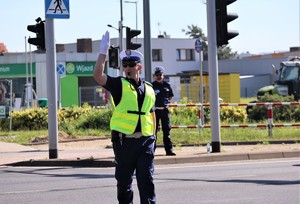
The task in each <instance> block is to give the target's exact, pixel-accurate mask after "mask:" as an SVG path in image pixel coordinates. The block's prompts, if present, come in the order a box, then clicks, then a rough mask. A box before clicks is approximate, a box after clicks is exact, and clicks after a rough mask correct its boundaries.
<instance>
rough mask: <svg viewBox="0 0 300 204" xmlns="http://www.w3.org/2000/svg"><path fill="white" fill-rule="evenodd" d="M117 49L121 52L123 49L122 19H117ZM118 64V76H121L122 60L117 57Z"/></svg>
mask: <svg viewBox="0 0 300 204" xmlns="http://www.w3.org/2000/svg"><path fill="white" fill-rule="evenodd" d="M119 48H120V49H119V51H120V52H121V51H122V50H123V23H122V21H119ZM119 66H120V73H119V76H123V66H122V61H121V59H120V58H119Z"/></svg>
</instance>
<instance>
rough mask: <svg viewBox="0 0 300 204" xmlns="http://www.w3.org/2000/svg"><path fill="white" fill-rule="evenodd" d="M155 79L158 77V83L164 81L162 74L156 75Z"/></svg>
mask: <svg viewBox="0 0 300 204" xmlns="http://www.w3.org/2000/svg"><path fill="white" fill-rule="evenodd" d="M155 77H156V81H159V82H160V81H162V80H163V78H164V76H163V74H162V73H156V74H155Z"/></svg>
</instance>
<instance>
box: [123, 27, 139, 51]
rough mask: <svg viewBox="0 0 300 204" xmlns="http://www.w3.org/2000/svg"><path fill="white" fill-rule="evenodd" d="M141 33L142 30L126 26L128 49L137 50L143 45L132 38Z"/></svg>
mask: <svg viewBox="0 0 300 204" xmlns="http://www.w3.org/2000/svg"><path fill="white" fill-rule="evenodd" d="M139 34H141V31H140V30H131V29H130V28H128V27H126V49H127V50H136V49H138V48H139V47H141V46H142V45H141V44H140V43H132V42H131V40H132V38H134V37H135V36H138V35H139Z"/></svg>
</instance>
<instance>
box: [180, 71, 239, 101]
mask: <svg viewBox="0 0 300 204" xmlns="http://www.w3.org/2000/svg"><path fill="white" fill-rule="evenodd" d="M190 82H191V83H190V84H181V92H180V95H181V97H180V98H183V97H188V99H190V100H191V101H192V102H193V103H198V102H199V101H200V99H199V95H200V93H199V89H200V76H191V80H190ZM187 90H188V95H187ZM203 90H204V95H203V96H204V102H209V77H208V76H203ZM219 96H220V98H222V99H223V102H225V103H239V102H240V75H239V74H235V73H234V74H221V75H219Z"/></svg>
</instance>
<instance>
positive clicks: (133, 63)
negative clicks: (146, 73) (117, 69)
mask: <svg viewBox="0 0 300 204" xmlns="http://www.w3.org/2000/svg"><path fill="white" fill-rule="evenodd" d="M137 64H138V62H136V61H129V62H126V61H124V62H122V66H123V67H125V68H126V67H128V66H129V67H130V68H133V67H135V66H136V65H137Z"/></svg>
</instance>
